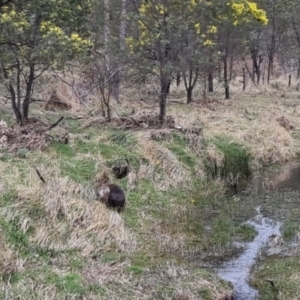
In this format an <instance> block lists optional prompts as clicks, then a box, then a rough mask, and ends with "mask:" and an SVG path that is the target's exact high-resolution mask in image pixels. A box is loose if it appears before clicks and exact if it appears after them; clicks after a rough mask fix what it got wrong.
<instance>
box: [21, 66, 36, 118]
mask: <svg viewBox="0 0 300 300" xmlns="http://www.w3.org/2000/svg"><path fill="white" fill-rule="evenodd" d="M29 68H30V70H29V76H28V79H27V83H26V94H25V99H24V101H23V115H22V119H23V122H24V123H26V122H27V121H28V113H29V105H30V98H31V93H32V87H33V81H34V66H33V65H31V66H30V67H29Z"/></svg>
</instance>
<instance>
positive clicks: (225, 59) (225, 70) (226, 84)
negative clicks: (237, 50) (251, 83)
mask: <svg viewBox="0 0 300 300" xmlns="http://www.w3.org/2000/svg"><path fill="white" fill-rule="evenodd" d="M223 61H224V86H225V99H230V95H229V84H228V66H227V57H224V59H223Z"/></svg>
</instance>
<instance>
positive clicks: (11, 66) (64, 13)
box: [0, 0, 93, 125]
mask: <svg viewBox="0 0 300 300" xmlns="http://www.w3.org/2000/svg"><path fill="white" fill-rule="evenodd" d="M1 4H2V5H1V7H0V58H1V62H0V84H1V85H2V86H3V87H4V91H5V95H4V96H6V97H7V98H9V99H10V101H11V104H12V110H13V112H14V114H15V117H16V120H17V122H18V123H19V124H21V125H23V124H25V123H26V122H27V121H28V115H29V106H30V102H31V98H32V94H33V92H34V89H35V84H36V82H37V79H38V78H39V77H40V76H41V75H42V74H43V73H44V72H45V71H46V70H48V69H49V68H50V67H53V68H62V67H63V65H64V63H65V62H66V61H67V60H71V59H73V58H74V57H76V56H78V55H82V53H84V52H86V51H87V50H88V49H89V48H90V46H91V43H90V41H89V39H88V36H89V33H88V31H87V28H86V26H85V24H86V17H87V15H88V14H89V13H90V11H91V9H92V6H93V2H92V1H85V0H82V1H80V0H77V1H74V0H51V1H49V0H14V1H3V0H2V2H1Z"/></svg>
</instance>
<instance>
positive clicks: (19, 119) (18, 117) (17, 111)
mask: <svg viewBox="0 0 300 300" xmlns="http://www.w3.org/2000/svg"><path fill="white" fill-rule="evenodd" d="M8 89H9V92H10V97H11V105H12V109H13V112H14V114H15V117H16V120H17V123H18V124H20V125H22V123H23V122H22V114H21V111H20V108H18V106H17V103H16V93H15V90H14V88H13V86H12V84H11V83H10V84H9V87H8Z"/></svg>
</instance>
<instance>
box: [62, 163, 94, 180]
mask: <svg viewBox="0 0 300 300" xmlns="http://www.w3.org/2000/svg"><path fill="white" fill-rule="evenodd" d="M60 168H61V172H62V175H63V176H68V177H69V178H71V179H73V180H74V181H75V182H78V183H82V184H84V183H86V182H88V181H90V180H92V179H93V177H94V176H95V175H96V173H97V169H96V161H94V160H91V159H77V158H71V159H69V160H62V161H61V163H60Z"/></svg>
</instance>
